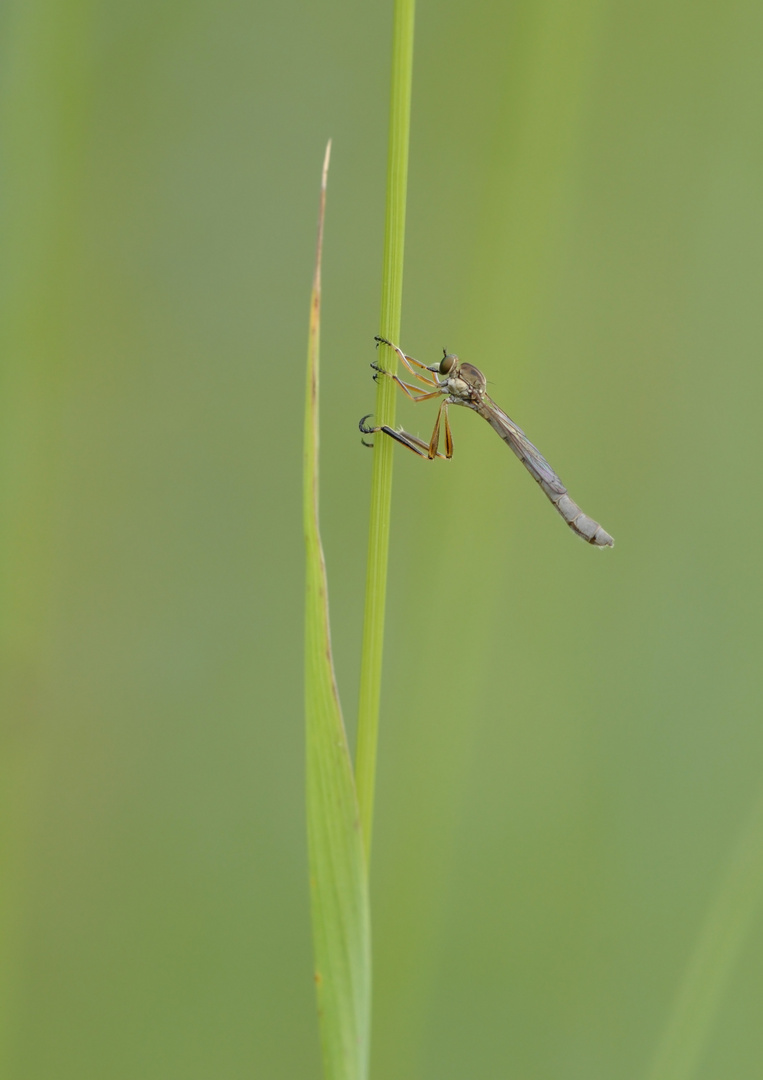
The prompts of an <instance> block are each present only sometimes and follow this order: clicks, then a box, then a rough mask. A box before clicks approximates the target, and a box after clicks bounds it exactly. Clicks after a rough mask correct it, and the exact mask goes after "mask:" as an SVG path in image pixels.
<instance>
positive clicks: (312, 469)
mask: <svg viewBox="0 0 763 1080" xmlns="http://www.w3.org/2000/svg"><path fill="white" fill-rule="evenodd" d="M330 149H331V143H329V145H328V146H327V147H326V157H325V159H324V162H323V178H322V184H321V208H320V215H319V220H318V245H317V253H316V259H315V277H314V279H313V291H312V295H311V297H310V332H309V338H308V348H307V393H306V401H305V449H304V529H305V553H306V564H307V565H306V584H307V596H306V602H305V722H306V736H307V738H306V743H307V838H308V848H309V855H310V908H311V914H312V923H313V947H314V952H315V985H316V991H317V995H318V1015H319V1018H320V1028H321V1045H322V1048H323V1070H324V1076H325V1078H326V1080H365V1078H366V1077H367V1076H368V1054H369V1039H370V1028H371V929H370V918H369V910H368V887H367V880H368V875H367V869H366V858H365V852H364V849H363V841H362V838H361V834H360V822H359V817H358V803H357V799H356V795H355V783H354V778H353V774H352V762H351V760H350V752H349V747H348V745H347V736H346V733H345V728H344V722H343V720H342V711H341V708H340V704H339V694H338V692H337V687H336V679H335V678H334V665H333V661H332V657H331V635H330V632H329V611H328V585H327V581H326V565H325V562H324V558H323V547H322V544H321V537H320V531H319V527H318V382H319V342H320V314H321V249H322V245H323V220H324V212H325V206H326V177H327V173H328V164H329V151H330Z"/></svg>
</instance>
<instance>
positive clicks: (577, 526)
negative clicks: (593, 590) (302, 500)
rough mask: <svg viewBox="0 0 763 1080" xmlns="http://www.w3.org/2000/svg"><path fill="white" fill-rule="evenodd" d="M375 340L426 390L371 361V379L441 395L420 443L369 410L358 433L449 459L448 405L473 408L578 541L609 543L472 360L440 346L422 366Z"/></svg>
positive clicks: (422, 397) (416, 393) (418, 397)
mask: <svg viewBox="0 0 763 1080" xmlns="http://www.w3.org/2000/svg"><path fill="white" fill-rule="evenodd" d="M375 340H376V341H377V342H378V343H379V344H380V345H388V346H389V347H390V349H394V350H395V352H396V353H397V355H398V356H399V357H400V359H401V360H402V362H403V364H404V365H405V367H406V368H407V369H408V371H410V373H411V374H412V375H413V377H414V378H416V379H418V380H419V382H420V383H423V384H424V385H425V386H428V387H430V388H431V389H429V390H427V391H425V392H423V393H422V390H421V387H419V386H413V385H412V384H411V383H407V382H403V380H402V379H400V378H399V377H398V376H397V375H393V374H392V372H390V371H385V370H384V369H383V368H382V367H381V366H380V365H379V364H378V363H373V364H372V365H371V367H372V368H373V369H374V372H375V373H374V379H378V378H379V376H380V375H384V376H386V377H387V378H390V379H394V381H395V382H396V383H397V385H398V386H399V387H400V389H401V390H402V391H403V392H404V393H405V394H407V396H408V397H409V398H410V399H411V401H416V402H419V401H428V400H430V399H431V398H441V399H442V400H441V402H440V408H439V410H438V412H437V419H436V420H435V424H434V431H433V432H432V438H431V439H430V440H429V442H428V443H426V442H424V440H423V439H419V438H418V436H416V435H411V434H410V432H408V431H404V430H403V429H402V428H391V427H387V426H386V425H382V426H381V427H371V426H369V425H368V424H366V421H367V420H368V419H369V417H370V416H371V413H369V414H368V415H367V416H364V417H363V419H362V420H361V421H360V424H359V427H360V430H361V432H362V433H363V434H364V435H371V434H374V433H376V432H382V433H383V434H384V435H389V437H390V438H391V439H395V440H396V441H397V442H399V443H402V445H403V446H406V447H407V448H408V449H409V450H412V451H413V452H414V454H418V455H419V457H423V458H428V459H429V461H432V460H433V459H434V458H436V457H440V458H441V457H445V458H451V457H453V436H452V434H451V430H450V422H449V420H448V406H449V405H464V406H465V407H466V408H467V409H473V410H474V412H476V413H478V414H479V415H480V416H482V417H484V419H485V420H487V422H488V424H490V426H491V428H492V429H493V430H494V431H497V432H498V434H499V435H500V436H501V438H502V439H503V441H504V442H505V443H508V444H509V446H510V447H511V449H512V450H513V451H514V453H515V454H516V455H517V457H518V458H519V460H520V461H521V462H522V464H523V465H524V467H525V468H526V469H527V471H528V472H529V474H530V476H532V478H533V479H534V480H535V481H537V483H538V484H540V486H541V487H542V488H543V491H544V492H545V493H546V495H547V496H548V498H549V499H550V500H551V502H552V503H553V504H554V506H555V507H556V509H557V510H558V511H559V513H560V514H561V515H562V517H563V518H564V520H565V521H566V522H567V524H568V525H569V527H570V528H571V529H572V531H573V532H574V533H575V534H576V535H577V536H579V537H580V538H581V540H585V541H586V542H587V543H589V544H593V545H594V546H595V547H600V548H604V547H612V546H613V545H614V543H615V541H614V540H613V538H612V537H611V536H610V535H609V533H608V532H606V531H605V530H604V529H602V527H601V525H599V523H598V522H597V521H594V520H593V518H590V517H588V515H587V514H584V513H583V511H582V510H581V509H580V507H579V506H578V505H577V503H575V502H573V501H572V499H571V498H570V497H569V495H568V494H567V488H566V487H565V486H564V484H563V483H562V481H561V480H560V479H559V477H558V476H557V475H556V473H555V472H554V470H553V469H552V468H551V466H550V465H549V463H548V462H547V461H546V459H545V458H544V457H543V455H542V454H541V453H540V451H539V450H538V449H536V447H534V446H533V444H532V443H531V442H530V440H529V439H528V438H527V436H526V435H525V433H524V431H522V429H521V428H518V427H517V425H516V424H515V423H514V421H513V420H512V419H511V418H510V417H508V416H507V415H506V413H505V412H504V411H503V409H499V408H498V406H497V405H496V403H495V402H494V401H493V399H492V398H491V397H490V396H489V395H488V393H487V380H486V378H485V376H484V375H483V374H482V372H481V371H480V370H479V368H476V367H475V366H474V365H473V364H465V363H462V362H461V361H460V360H459V359H458V357H457V356H454V355H453V354H452V353H447V352H446V351H445V350H444V349H443V357H442V360H441V361H440V363H439V364H436V365H432V366H431V367H428V366H427V365H426V364H422V363H421V361H420V360H414V358H413V357H412V356H407V355H406V354H405V353H404V352H403V350H402V349H400V348H398V346H397V345H393V344H392V342H391V341H387V339H386V338H382V337H377V338H376V339H375ZM423 371H428V372H432V373H433V375H434V378H432V377H431V376H429V375H422V374H421V373H422V372H423ZM441 423H442V426H443V427H444V429H445V453H444V454H441V453H440V425H441ZM363 442H364V443H365V445H366V446H369V445H370V443H366V442H365V440H363Z"/></svg>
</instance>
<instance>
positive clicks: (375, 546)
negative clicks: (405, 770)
mask: <svg viewBox="0 0 763 1080" xmlns="http://www.w3.org/2000/svg"><path fill="white" fill-rule="evenodd" d="M414 10H415V3H414V0H395V14H394V29H393V43H392V80H391V88H390V125H389V150H388V158H387V210H386V225H385V232H384V272H383V278H382V302H381V322H380V333H381V335H382V336H383V337H386V338H388V339H389V340H390V341H395V342H397V341H398V340H399V337H400V316H401V309H402V300H403V254H404V247H405V204H406V193H407V186H408V145H409V135H410V123H411V82H412V74H413V23H414ZM382 348H383V349H384V356H383V357H381V360H382V362H383V364H384V366H385V367H386V368H387V369H388V370H390V371H396V370H397V357H396V356H395V354H394V352H393V351H392V350H391V349H387V348H385V347H383V346H382ZM394 422H395V384H394V383H393V381H392V379H379V380H378V382H377V391H376V423H377V424H390V425H391V424H394ZM393 454H394V443H393V442H392V440H391V439H385V438H377V439H376V440H375V445H374V459H373V475H372V480H371V521H370V526H369V541H368V568H367V572H366V606H365V616H364V621H363V646H362V654H361V668H360V697H359V703H358V737H357V754H356V761H355V779H356V784H357V791H358V804H359V807H360V820H361V823H362V827H363V839H364V842H365V849H366V857H367V858H370V854H371V834H372V827H373V803H374V783H375V777H376V747H377V742H378V729H379V703H380V696H381V672H382V654H383V647H384V614H385V606H386V595H387V563H388V558H389V530H390V508H391V502H392V462H393Z"/></svg>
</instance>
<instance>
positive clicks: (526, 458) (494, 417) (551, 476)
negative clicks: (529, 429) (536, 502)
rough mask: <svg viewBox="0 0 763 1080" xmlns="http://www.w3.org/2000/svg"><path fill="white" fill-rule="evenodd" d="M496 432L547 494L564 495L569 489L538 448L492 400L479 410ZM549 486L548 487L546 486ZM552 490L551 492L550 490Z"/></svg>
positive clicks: (484, 403)
mask: <svg viewBox="0 0 763 1080" xmlns="http://www.w3.org/2000/svg"><path fill="white" fill-rule="evenodd" d="M479 412H480V414H481V415H482V416H484V418H485V419H486V420H487V422H488V423H489V424H490V426H491V428H493V430H494V431H497V432H498V434H499V435H500V436H501V438H502V439H503V441H504V442H505V443H508V444H509V446H510V447H511V449H512V450H513V451H514V453H515V454H516V455H517V457H518V458H519V460H520V461H521V462H522V464H523V465H524V467H525V468H526V469H527V471H528V472H529V473H531V474H532V475H533V477H534V478H535V479H536V480H537V481H538V483H539V484H541V485H542V486H543V489H544V491H546V492H547V494H551V492H554V494H557V495H564V494H566V492H567V488H566V487H565V486H564V484H563V483H562V481H561V480H560V479H559V477H558V476H557V475H556V473H555V472H554V470H553V469H552V468H551V466H550V465H549V463H548V462H547V461H546V459H545V458H544V456H543V454H541V452H540V450H539V449H538V448H537V446H533V444H532V443H531V442H530V440H529V439H528V438H527V436H526V435H525V433H524V431H522V429H521V428H520V427H517V425H516V424H515V423H514V421H513V420H512V419H511V417H509V416H507V415H506V413H505V412H504V411H503V409H499V408H498V406H497V405H496V404H495V402H494V401H492V400H486V401H484V402H482V408H481V409H480V410H479ZM546 485H547V486H546ZM549 488H550V489H551V490H550V491H549V490H548V489H549Z"/></svg>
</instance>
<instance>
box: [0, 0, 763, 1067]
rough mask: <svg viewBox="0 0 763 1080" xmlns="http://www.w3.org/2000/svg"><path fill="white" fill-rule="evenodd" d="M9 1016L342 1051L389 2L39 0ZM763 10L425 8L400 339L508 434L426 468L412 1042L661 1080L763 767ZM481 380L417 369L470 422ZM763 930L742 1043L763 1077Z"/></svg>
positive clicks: (408, 930)
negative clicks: (324, 672) (323, 1021)
mask: <svg viewBox="0 0 763 1080" xmlns="http://www.w3.org/2000/svg"><path fill="white" fill-rule="evenodd" d="M1 18H2V23H1V31H2V44H1V46H0V48H1V49H2V56H1V57H0V61H1V68H0V70H1V71H2V76H1V78H2V102H1V108H2V117H1V118H2V148H1V149H2V188H3V191H4V199H3V208H2V243H1V244H0V260H1V261H2V327H3V329H2V333H3V345H2V369H3V386H2V400H1V401H0V421H1V427H0V437H1V438H2V451H3V491H4V495H3V509H2V551H1V552H0V555H1V558H2V573H3V597H2V626H3V675H2V693H3V702H4V704H3V745H2V753H1V762H2V764H1V765H0V770H1V772H2V775H1V776H0V780H1V786H0V790H1V792H2V795H1V796H0V798H1V800H2V822H3V824H2V845H3V850H2V858H3V868H2V880H1V885H0V888H1V890H2V892H1V897H0V898H1V902H2V907H1V909H0V914H1V916H2V935H3V936H2V955H1V956H0V1004H2V1027H1V1028H0V1034H1V1035H2V1058H0V1061H2V1065H1V1066H0V1071H1V1072H2V1075H3V1076H7V1077H9V1078H12V1080H69V1078H77V1080H83V1078H90V1077H92V1078H97V1080H136V1078H140V1080H154V1078H156V1080H172V1078H178V1080H179V1078H182V1080H209V1078H213V1077H214V1078H217V1077H225V1078H228V1080H234V1078H236V1080H237V1078H244V1077H252V1076H258V1077H269V1078H270V1077H272V1078H284V1080H286V1078H289V1080H291V1078H293V1077H300V1078H302V1080H308V1078H315V1080H318V1077H319V1046H318V1034H317V1022H316V1019H315V1015H314V1000H313V987H312V980H311V975H312V961H311V944H310V934H309V914H308V893H307V870H306V850H305V838H304V804H303V731H302V727H303V717H302V675H301V673H302V636H303V630H302V602H303V553H302V535H301V510H300V485H301V476H300V467H301V432H302V410H303V393H304V364H305V352H306V341H307V315H308V296H309V288H310V278H311V272H312V259H313V253H314V241H315V223H316V214H317V205H318V182H319V174H320V165H321V159H322V153H323V147H324V145H325V141H326V138H327V137H328V136H329V135H330V136H333V139H334V150H333V159H332V167H331V174H330V180H329V201H328V217H327V233H326V244H325V266H324V316H323V341H322V362H323V378H322V484H323V488H322V524H323V530H324V541H325V546H326V555H327V561H328V571H329V582H330V589H331V602H332V623H333V634H334V645H335V653H336V664H337V671H338V677H339V682H340V691H341V694H342V699H343V704H344V709H345V713H346V716H347V721H348V728H349V730H350V735H351V738H352V737H353V728H354V713H355V703H356V696H357V681H358V662H359V652H360V625H361V617H362V597H363V589H364V570H365V551H366V542H367V516H368V489H369V478H370V468H371V456H370V454H369V453H368V452H367V451H365V450H363V448H362V447H361V445H360V441H359V436H358V432H357V426H356V425H357V420H358V418H359V417H360V415H361V414H363V413H366V412H369V411H370V410H371V409H372V408H373V403H374V391H373V385H372V383H371V381H370V377H369V376H370V373H369V368H368V364H369V362H370V361H371V360H372V359H373V358H374V349H373V340H372V339H373V335H374V333H376V332H377V329H378V323H377V320H378V311H379V295H380V270H381V241H382V230H383V204H384V180H385V159H386V124H387V106H388V102H387V90H388V68H389V53H390V35H391V5H390V4H373V5H358V4H352V3H349V2H347V0H335V2H333V3H327V4H308V3H304V2H303V3H290V2H288V0H287V2H285V3H283V4H281V5H278V6H276V5H265V4H259V5H251V4H243V3H238V2H236V0H223V2H222V3H217V4H213V3H211V2H210V0H191V2H189V3H183V4H181V3H178V2H177V0H175V2H171V0H166V2H160V3H158V4H157V3H156V2H151V3H149V2H148V0H136V2H132V3H130V4H120V3H116V2H115V0H105V2H101V3H97V2H89V3H87V2H84V0H69V2H68V3H66V4H60V3H53V2H50V0H24V2H21V0H15V2H9V3H8V4H7V5H6V6H5V8H4V10H3V14H2V17H1ZM762 35H763V9H762V8H761V7H760V5H759V4H758V3H756V2H753V0H731V2H730V3H728V4H723V5H721V4H718V3H710V2H709V0H699V2H695V3H691V4H689V3H686V2H680V0H668V2H667V3H665V2H664V0H660V2H657V0H646V2H644V3H641V4H638V5H628V4H607V3H604V2H603V0H578V2H575V3H573V2H572V0H518V2H516V3H512V4H505V5H502V4H476V5H475V4H472V5H466V4H456V3H453V2H450V0H446V2H444V3H439V4H434V3H432V2H430V0H422V2H421V4H420V7H419V10H418V14H417V40H416V57H415V68H414V111H413V130H412V147H411V171H410V196H409V206H408V240H407V262H406V279H405V298H404V307H403V338H402V344H403V345H404V346H405V348H406V349H407V350H408V351H409V352H411V353H412V354H413V355H414V356H417V357H419V358H421V359H423V360H426V361H427V362H434V361H435V360H436V359H437V358H438V356H439V355H440V350H441V349H442V347H443V346H447V348H448V349H449V350H452V351H456V352H458V353H459V354H460V355H461V356H462V358H464V359H468V360H471V361H472V362H473V363H476V364H477V365H478V366H480V367H481V368H483V369H484V370H485V371H486V373H487V375H488V378H489V379H490V381H491V383H490V390H491V393H492V394H493V396H494V397H495V398H496V399H497V400H498V402H499V403H500V404H501V405H503V407H504V408H505V409H506V410H507V411H508V412H509V413H510V414H511V415H512V416H513V417H514V418H515V419H516V420H517V422H519V423H520V424H521V425H522V426H523V427H524V428H525V430H526V431H527V432H528V434H529V436H530V437H531V438H532V439H533V440H534V441H535V442H537V443H538V445H539V446H540V448H541V449H542V451H543V453H544V454H545V455H546V456H547V457H548V458H549V460H550V461H551V462H552V464H553V465H554V466H555V468H557V469H558V470H559V472H560V473H561V475H562V477H563V479H564V480H565V482H566V483H567V484H568V486H569V488H570V491H571V493H572V495H573V497H574V498H575V499H576V500H577V501H579V502H580V504H581V505H582V506H583V508H584V509H585V510H586V511H587V512H588V513H589V514H591V515H593V516H594V517H595V518H597V519H598V520H600V521H601V522H602V524H603V525H604V527H605V528H606V529H608V530H609V531H610V532H612V534H613V535H614V536H615V538H616V541H617V543H616V547H615V549H614V551H611V552H610V551H604V552H599V551H595V550H592V549H589V548H587V547H586V546H584V545H583V544H581V543H580V542H578V541H576V540H575V538H574V537H573V536H572V535H571V534H570V532H569V530H568V529H566V528H565V526H564V524H563V523H562V522H561V520H560V519H559V518H558V516H557V515H556V514H554V512H553V510H552V509H551V508H550V507H549V505H548V503H547V501H546V500H545V499H544V498H543V496H542V494H541V493H540V492H539V491H538V490H536V486H535V485H534V484H533V483H532V482H531V480H530V478H529V477H528V476H527V474H526V473H525V471H524V470H523V469H522V468H521V467H520V465H519V463H518V462H517V461H516V459H515V458H514V457H513V455H511V454H510V453H509V451H508V450H507V448H506V447H505V446H504V445H503V444H501V443H500V441H499V440H498V439H497V438H496V437H495V435H494V434H493V433H492V432H491V431H490V430H489V428H488V426H487V425H486V424H483V423H481V422H480V421H479V420H478V419H477V418H475V417H472V416H471V415H470V414H469V413H467V412H466V411H463V412H462V411H460V410H456V413H455V415H454V416H453V428H454V438H455V442H456V456H455V458H454V460H453V461H452V462H450V463H448V464H446V463H443V462H437V463H435V464H433V465H427V464H425V463H422V462H421V461H419V460H417V459H415V458H414V456H413V455H412V454H405V453H403V452H402V451H401V452H400V453H399V455H398V457H397V460H396V482H395V492H394V517H393V541H392V553H391V592H390V597H389V613H388V624H387V633H388V637H387V642H388V644H387V659H386V670H385V687H384V696H383V715H382V731H381V744H380V753H381V760H380V775H379V782H378V787H377V792H378V801H377V811H376V838H375V850H374V864H373V868H372V886H373V890H372V891H373V917H374V949H375V1018H374V1036H373V1059H374V1067H373V1072H374V1076H375V1077H377V1078H379V1080H381V1078H382V1077H394V1078H396V1080H414V1078H415V1080H463V1078H465V1077H469V1078H471V1077H479V1078H485V1080H487V1078H490V1080H492V1078H497V1077H517V1078H519V1077H521V1078H522V1080H546V1078H548V1080H552V1078H553V1080H612V1078H613V1077H618V1078H622V1080H626V1078H634V1080H635V1078H638V1077H642V1076H644V1075H645V1073H646V1071H647V1070H648V1068H649V1065H650V1062H651V1060H652V1058H653V1055H654V1052H655V1048H656V1045H657V1043H658V1040H659V1038H660V1036H661V1033H662V1031H663V1029H664V1027H665V1024H666V1023H667V1020H668V1017H669V1016H670V1012H671V1003H672V1002H673V999H674V997H675V994H676V992H677V990H678V987H679V986H680V984H681V980H682V977H683V974H684V972H685V970H686V966H687V964H688V962H689V959H690V957H691V955H692V950H693V947H694V944H695V942H696V940H697V937H698V934H699V932H700V928H701V926H702V924H703V919H704V917H705V914H706V912H707V910H708V907H709V905H710V904H711V903H712V901H713V898H714V896H715V895H716V894H717V891H718V888H719V884H720V882H721V880H722V877H723V874H724V872H725V868H726V866H727V864H728V860H729V857H730V852H731V850H732V848H733V845H734V844H735V843H736V841H737V838H738V837H739V835H740V833H741V832H742V831H743V829H744V827H745V822H746V821H747V820H748V817H749V814H750V813H751V807H752V805H753V803H754V801H755V799H756V798H757V797H758V793H759V791H760V788H761V783H762V781H763V768H762V765H763V733H762V732H761V725H760V712H761V710H760V692H759V684H760V656H761V633H760V627H761V616H760V608H761V599H762V598H763V588H762V587H761V571H760V556H759V546H760V536H761V532H762V531H763V530H762V527H763V511H762V510H761V500H760V498H759V497H758V494H757V490H756V485H751V483H750V476H751V474H752V473H753V472H755V473H757V472H758V467H759V461H760V457H761V452H762V451H763V439H762V438H761V422H760V405H759V403H760V399H761V391H762V390H763V368H762V366H761V346H762V345H763V319H762V318H761V291H762V289H763V258H762V256H761V252H762V251H763V202H762V201H761V184H762V181H763V125H762V124H761V115H762V108H763V75H762V69H761V64H760V44H761V40H763V37H762ZM433 414H434V409H433V408H432V407H430V405H423V404H422V405H421V406H419V407H418V408H417V409H416V408H414V407H413V406H410V405H408V404H406V403H404V402H401V403H400V411H399V418H400V420H401V421H403V422H404V423H405V424H406V426H408V427H411V428H412V429H413V430H414V431H419V432H420V433H422V434H428V432H429V430H431V423H432V420H433ZM762 965H763V925H762V924H761V920H759V919H757V920H755V922H754V923H753V925H752V928H751V931H750V933H749V934H748V935H747V936H746V937H745V940H744V946H743V949H742V950H741V953H740V955H739V957H738V961H737V962H736V963H735V965H734V966H733V968H732V972H731V976H730V978H729V980H728V984H727V985H726V986H725V990H724V994H723V996H722V999H721V1003H720V1007H719V1010H718V1012H717V1015H716V1016H715V1017H714V1019H713V1023H712V1025H708V1030H707V1033H706V1041H705V1044H704V1048H703V1053H702V1056H701V1060H700V1063H699V1067H698V1070H697V1073H696V1076H697V1077H698V1078H700V1080H710V1078H717V1077H723V1078H728V1077H734V1078H735V1080H747V1078H753V1077H756V1078H757V1077H759V1076H760V1060H761V1055H763V1029H762V1028H761V1025H760V1022H759V1020H760V1000H761V989H762V987H761V975H760V972H761V967H762Z"/></svg>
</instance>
